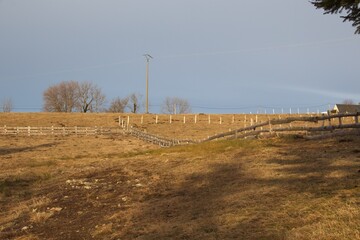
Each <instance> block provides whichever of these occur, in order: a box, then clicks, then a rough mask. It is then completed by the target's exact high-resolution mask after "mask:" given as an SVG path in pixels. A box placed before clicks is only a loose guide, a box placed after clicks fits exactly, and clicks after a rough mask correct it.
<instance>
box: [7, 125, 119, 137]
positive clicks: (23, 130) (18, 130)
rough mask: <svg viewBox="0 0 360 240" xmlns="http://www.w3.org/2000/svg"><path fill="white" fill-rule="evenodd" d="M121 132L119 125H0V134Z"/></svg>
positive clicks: (96, 133)
mask: <svg viewBox="0 0 360 240" xmlns="http://www.w3.org/2000/svg"><path fill="white" fill-rule="evenodd" d="M123 132H124V130H123V129H120V128H119V127H77V126H75V127H53V126H51V127H30V126H28V127H8V126H3V127H0V135H27V136H37V135H38V136H40V135H107V134H119V133H123Z"/></svg>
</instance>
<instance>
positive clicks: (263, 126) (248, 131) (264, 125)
mask: <svg viewBox="0 0 360 240" xmlns="http://www.w3.org/2000/svg"><path fill="white" fill-rule="evenodd" d="M359 115H360V113H359V112H358V113H347V114H337V115H322V116H315V117H311V116H310V117H309V116H305V117H289V118H284V119H282V118H281V117H279V119H270V118H268V119H269V120H268V121H265V122H260V123H257V121H258V119H255V120H256V122H255V123H256V124H254V122H253V119H251V124H250V126H245V127H243V128H238V129H235V130H232V131H228V132H224V133H220V134H216V135H214V136H211V137H208V138H206V139H204V140H201V141H196V140H178V139H169V138H165V137H161V136H157V135H154V134H149V133H146V132H144V131H141V130H138V129H136V127H134V126H130V123H129V121H130V120H129V119H130V118H129V117H128V118H127V122H125V121H123V120H121V119H120V117H119V124H120V123H121V124H122V125H121V127H122V128H121V127H76V126H75V127H54V126H51V127H30V126H28V127H7V126H3V127H0V135H28V136H36V135H107V134H129V135H131V136H134V137H136V138H139V139H141V140H144V141H147V142H151V143H154V144H157V145H159V146H162V147H170V146H175V145H184V144H192V143H200V142H207V141H212V140H216V139H221V138H225V137H226V138H246V137H248V136H257V135H260V134H263V133H270V134H273V133H279V132H282V133H290V132H302V133H306V134H308V133H317V132H331V133H333V132H334V133H335V131H336V130H344V129H360V124H359ZM209 116H210V115H209ZM344 118H352V119H353V122H352V123H347V124H344V122H345V121H343V119H344ZM170 119H171V118H170ZM209 119H210V118H209ZM245 119H246V116H245ZM332 119H338V124H334V122H335V121H331V120H332ZM120 120H121V121H120ZM142 120H143V119H142ZM197 120H198V119H197ZM170 121H172V119H171V120H170ZM185 121H186V120H184V122H185ZM209 121H210V120H209ZM321 121H322V126H320V127H319V126H316V127H308V126H307V123H309V122H313V123H318V122H321ZM221 122H222V119H221V118H220V123H221ZM294 122H300V123H301V124H302V126H301V125H300V126H298V125H297V126H293V125H292V123H294ZM326 122H328V125H327V126H326ZM286 124H288V125H287V126H286ZM284 125H285V126H284ZM304 125H305V126H304ZM328 135H329V134H328Z"/></svg>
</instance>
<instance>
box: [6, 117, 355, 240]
mask: <svg viewBox="0 0 360 240" xmlns="http://www.w3.org/2000/svg"><path fill="white" fill-rule="evenodd" d="M123 117H124V118H125V117H126V116H123ZM154 117H155V116H151V120H146V121H144V122H143V124H142V125H141V124H140V123H134V124H137V125H138V126H139V127H141V128H144V129H146V130H147V131H148V132H151V130H153V131H156V132H157V133H158V134H162V135H166V134H168V135H169V132H170V133H171V134H170V135H172V134H178V135H179V134H180V132H182V133H181V136H182V137H184V138H185V137H189V136H192V135H194V136H195V135H196V134H197V135H196V136H198V137H199V138H201V137H203V136H206V135H211V134H212V133H216V132H221V131H223V129H228V128H230V127H231V126H234V124H236V123H232V121H230V119H231V118H232V116H230V115H229V116H228V118H225V117H223V118H224V119H223V121H224V122H223V123H222V124H219V123H218V124H215V123H214V124H208V123H207V122H206V119H207V117H205V116H204V119H205V120H204V122H203V124H202V125H201V124H194V123H192V124H180V123H181V121H182V119H181V118H179V120H178V121H177V122H176V121H175V122H174V123H177V124H167V123H166V121H167V120H166V119H165V116H162V117H163V118H164V119H165V120H162V121H163V123H158V124H154V122H153V120H154V119H153V118H154ZM236 117H239V119H240V116H236ZM242 117H243V116H241V118H242ZM117 118H118V115H112V114H84V115H82V114H45V113H38V114H15V113H14V114H0V124H1V125H8V126H11V124H13V126H28V125H30V126H45V124H46V126H49V124H47V123H51V124H52V125H55V124H59V125H60V126H61V125H67V126H94V125H96V126H116V125H118V123H117V122H116V121H115V120H116V119H117ZM213 118H214V119H216V118H217V119H219V116H216V115H215V116H213ZM226 119H227V120H226ZM160 120H161V119H160ZM226 121H227V122H226ZM36 124H37V125H36ZM237 124H239V125H241V124H243V122H241V123H240V122H238V123H237ZM0 204H1V212H0V239H18V240H19V239H360V137H357V136H352V137H341V138H333V139H327V140H321V141H319V140H317V141H314V140H313V141H308V140H304V139H297V138H293V137H291V136H289V137H283V138H272V139H260V140H231V141H214V142H207V143H202V144H197V145H188V146H178V147H173V148H159V147H158V146H154V145H150V144H148V143H144V142H142V141H140V140H137V139H134V138H131V137H129V136H124V135H114V136H82V137H76V136H56V137H55V136H53V137H51V136H37V137H35V136H33V137H27V136H22V137H20V136H0Z"/></svg>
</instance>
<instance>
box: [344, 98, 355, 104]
mask: <svg viewBox="0 0 360 240" xmlns="http://www.w3.org/2000/svg"><path fill="white" fill-rule="evenodd" d="M343 104H345V105H354V104H355V102H354V101H353V100H352V99H345V100H344V101H343Z"/></svg>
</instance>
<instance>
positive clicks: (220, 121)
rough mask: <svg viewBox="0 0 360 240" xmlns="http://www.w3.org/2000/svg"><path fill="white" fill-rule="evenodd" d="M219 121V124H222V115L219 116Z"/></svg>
mask: <svg viewBox="0 0 360 240" xmlns="http://www.w3.org/2000/svg"><path fill="white" fill-rule="evenodd" d="M219 123H220V125H221V124H222V117H220V120H219Z"/></svg>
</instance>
